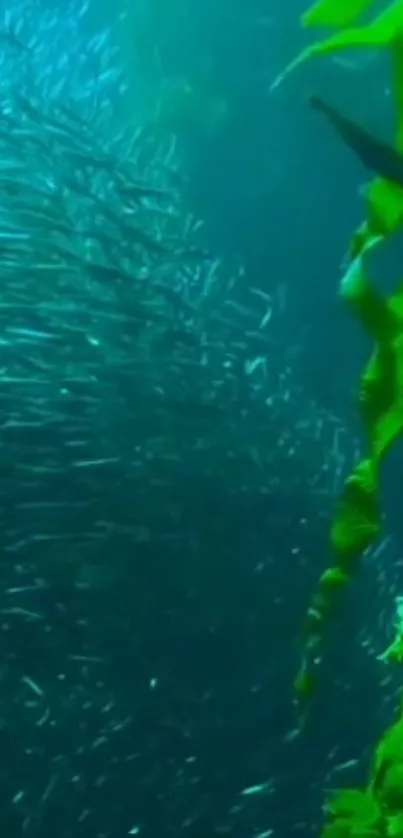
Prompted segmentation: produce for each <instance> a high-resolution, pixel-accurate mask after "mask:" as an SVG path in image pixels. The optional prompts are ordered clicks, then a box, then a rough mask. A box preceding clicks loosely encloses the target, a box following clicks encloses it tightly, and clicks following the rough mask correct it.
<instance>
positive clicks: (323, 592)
mask: <svg viewBox="0 0 403 838" xmlns="http://www.w3.org/2000/svg"><path fill="white" fill-rule="evenodd" d="M372 7H373V0H318V2H316V3H315V4H314V5H313V6H312V7H311V8H309V9H308V10H307V11H306V12H305V13H304V14H303V16H302V19H301V24H302V26H304V27H317V26H320V27H326V26H328V27H332V28H333V30H334V31H333V32H332V33H331V34H330V35H329V37H327V38H326V37H325V38H324V39H323V40H320V41H316V42H314V43H313V44H311V45H310V46H308V47H306V48H305V49H304V50H302V52H301V53H300V54H299V55H298V56H297V57H296V58H295V59H294V61H292V62H291V63H290V64H289V65H288V67H286V69H285V70H284V71H283V72H282V73H281V74H280V75H279V76H278V77H277V79H276V80H275V82H274V84H273V86H272V88H273V89H274V88H275V87H277V86H278V85H279V84H280V83H281V82H282V81H283V80H284V79H285V78H286V77H287V76H288V75H289V74H290V73H291V72H292V71H294V70H295V69H296V68H297V67H299V66H300V65H302V64H303V63H304V62H305V61H306V60H308V59H310V58H314V57H320V56H327V55H331V54H334V53H337V52H339V51H342V50H346V49H365V48H367V47H370V48H371V49H373V48H374V47H375V48H378V49H386V50H387V51H388V54H389V57H390V64H391V76H392V82H391V88H392V102H393V107H394V113H395V120H396V130H395V143H394V147H395V149H396V150H397V151H399V152H402V153H403V0H395V2H393V3H390V4H389V5H388V6H387V7H386V9H384V10H383V11H382V12H381V13H380V14H377V15H376V16H375V17H372V19H371V18H370V19H369V20H368V15H370V14H371V11H372ZM363 18H364V21H363ZM365 202H366V210H367V212H366V218H365V220H364V222H363V223H362V224H361V225H360V227H359V228H358V230H356V231H355V232H354V233H353V236H352V239H351V242H350V247H349V263H348V267H347V270H346V272H345V274H344V276H343V277H342V280H341V283H340V294H339V295H340V298H341V300H342V301H343V302H344V304H345V305H346V306H347V307H348V308H349V310H350V312H351V313H352V315H353V316H354V317H355V318H356V320H357V321H358V323H359V324H360V325H361V327H362V328H363V329H364V330H365V332H366V333H367V334H368V335H369V336H370V337H371V339H372V340H373V342H374V349H373V352H372V355H371V357H370V359H369V361H368V364H367V366H366V368H365V369H364V371H363V373H362V375H361V380H360V386H359V410H360V415H361V419H362V423H363V427H364V430H365V447H366V450H365V453H364V456H363V458H362V459H361V460H360V461H358V462H357V463H356V464H355V466H354V468H353V470H352V472H351V474H350V475H349V476H348V477H347V479H346V481H345V484H344V488H343V490H342V493H341V497H340V498H339V500H338V502H337V505H336V509H335V513H334V517H333V522H332V525H331V529H330V545H331V551H332V555H333V561H332V563H331V566H330V567H329V568H327V569H326V570H325V571H324V572H323V573H322V575H321V577H320V579H319V582H318V585H317V588H316V590H315V592H314V594H313V596H312V600H311V602H310V604H309V607H308V610H307V614H306V619H305V624H304V630H303V637H302V650H301V664H300V668H299V671H298V674H297V677H296V679H295V682H294V689H295V694H296V697H297V699H302V698H304V699H305V698H307V697H309V696H310V695H311V694H312V692H313V691H314V690H315V687H316V683H317V670H318V665H320V663H321V658H322V653H323V652H322V646H323V643H322V641H323V638H324V635H325V631H326V627H327V625H328V622H329V620H330V618H331V617H332V615H333V614H334V613H335V611H336V609H337V607H338V606H339V603H340V598H341V596H342V595H343V593H344V591H345V589H346V588H347V587H348V586H349V584H350V582H351V580H352V579H353V577H354V576H355V574H356V571H357V568H358V567H359V564H360V559H361V557H362V555H363V553H364V552H365V551H366V550H367V549H368V548H369V547H370V546H371V545H372V544H374V542H375V541H376V540H377V539H378V537H379V535H380V533H381V527H382V512H381V497H380V475H381V468H382V464H383V461H384V458H385V456H386V454H387V453H388V451H389V450H390V448H391V447H392V446H393V444H394V443H395V441H396V440H397V439H398V438H399V437H400V436H402V434H403V281H401V282H400V283H398V284H397V287H396V290H395V292H394V293H393V294H391V295H390V296H389V297H388V298H385V297H383V296H382V294H380V293H379V292H378V290H377V289H376V286H375V285H374V283H373V282H372V281H371V279H370V278H369V275H368V261H369V259H370V257H371V254H372V251H373V249H374V248H376V247H378V245H379V243H380V242H384V241H385V240H387V239H388V237H390V236H392V235H393V234H395V233H396V232H397V231H399V230H401V229H403V189H402V188H401V187H400V186H397V185H396V184H395V183H391V182H389V181H387V180H385V179H382V178H379V177H377V178H375V179H374V180H373V181H372V182H371V183H370V184H369V186H368V187H367V189H366V194H365ZM402 645H403V644H402V641H401V638H400V639H399V643H397V644H396V645H395V647H394V648H393V651H392V649H391V650H390V651H389V655H390V658H391V659H393V657H394V656H395V657H396V659H400V655H401V653H402V652H401V649H402ZM389 655H388V656H389ZM388 656H387V657H388ZM399 731H400V728H399ZM402 731H403V723H402ZM399 736H400V733H399ZM401 744H402V746H403V735H402V742H401ZM399 748H400V745H399ZM401 750H402V754H401V763H402V765H403V747H402V749H401ZM399 771H400V769H399ZM399 776H400V775H399ZM392 779H393V778H392V777H391V776H389V778H388V782H389V781H390V782H389V785H388V789H389V792H388V793H390V795H392V792H391V791H390V789H391V788H392V785H393V784H392ZM391 784H392V785H391ZM346 821H348V823H347V822H346ZM350 821H351V818H350V819H349V818H346V817H340V816H339V815H338V816H337V817H333V819H331V827H330V828H331V831H332V833H333V835H334V836H336V832H338V834H339V835H340V836H341V833H342V832H343V835H347V834H348V835H352V834H353V833H354V834H357V824H356V822H354V824H351V823H350ZM384 826H385V825H384ZM401 826H403V823H402V822H399V823H398V822H397V821H396V820H390V821H389V820H388V821H387V824H386V826H385V832H386V834H393V835H397V834H398V832H399V830H400V827H401ZM372 829H373V826H371V830H372ZM366 830H367V827H366V828H365V831H366ZM359 831H360V834H362V832H361V828H360V830H359ZM385 832H384V833H383V834H385ZM399 836H400V833H399ZM328 838H330V836H328ZM401 838H403V829H402V830H401Z"/></svg>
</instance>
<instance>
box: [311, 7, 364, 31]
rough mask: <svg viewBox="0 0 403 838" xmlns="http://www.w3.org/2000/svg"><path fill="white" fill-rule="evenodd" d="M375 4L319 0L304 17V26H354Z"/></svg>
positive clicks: (341, 27)
mask: <svg viewBox="0 0 403 838" xmlns="http://www.w3.org/2000/svg"><path fill="white" fill-rule="evenodd" d="M373 3H374V0H318V2H317V3H315V4H314V5H313V6H311V8H310V9H308V11H306V12H305V14H303V15H302V18H301V22H302V25H303V26H330V27H334V28H335V29H343V28H344V27H345V26H352V25H353V24H354V23H356V21H357V20H358V19H359V18H360V17H361V15H363V14H364V12H366V10H367V9H368V8H369V7H370V6H371V5H372V4H373Z"/></svg>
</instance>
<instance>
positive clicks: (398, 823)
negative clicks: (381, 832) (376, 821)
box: [386, 813, 403, 838]
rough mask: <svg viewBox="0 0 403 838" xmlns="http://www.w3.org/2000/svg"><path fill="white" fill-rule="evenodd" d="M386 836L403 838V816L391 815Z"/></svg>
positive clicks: (387, 823) (388, 819)
mask: <svg viewBox="0 0 403 838" xmlns="http://www.w3.org/2000/svg"><path fill="white" fill-rule="evenodd" d="M386 834H387V836H388V838H403V814H402V813H399V814H398V815H391V817H389V818H387V822H386Z"/></svg>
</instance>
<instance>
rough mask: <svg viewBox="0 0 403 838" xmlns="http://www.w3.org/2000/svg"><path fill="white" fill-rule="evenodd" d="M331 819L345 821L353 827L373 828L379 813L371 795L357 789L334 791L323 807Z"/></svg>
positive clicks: (378, 818)
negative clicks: (331, 816)
mask: <svg viewBox="0 0 403 838" xmlns="http://www.w3.org/2000/svg"><path fill="white" fill-rule="evenodd" d="M325 810H326V811H327V812H329V814H331V815H333V817H335V818H337V819H339V818H341V819H347V820H348V821H349V822H350V823H351V824H352V825H353V826H354V827H357V828H359V827H361V828H363V827H366V828H368V827H374V826H375V825H376V824H377V823H378V821H379V820H380V816H381V812H380V808H379V805H378V803H377V801H376V800H375V798H374V797H373V795H372V794H371V793H370V792H367V791H360V790H359V789H342V790H341V791H336V792H334V794H333V795H332V797H331V798H330V800H329V801H328V803H327V804H326V806H325Z"/></svg>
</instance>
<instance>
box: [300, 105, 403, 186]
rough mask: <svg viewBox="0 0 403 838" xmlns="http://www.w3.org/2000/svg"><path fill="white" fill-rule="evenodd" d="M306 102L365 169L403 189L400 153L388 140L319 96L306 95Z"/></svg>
mask: <svg viewBox="0 0 403 838" xmlns="http://www.w3.org/2000/svg"><path fill="white" fill-rule="evenodd" d="M309 102H310V105H311V107H312V108H314V110H316V111H318V112H319V113H321V114H323V115H324V117H325V118H326V119H327V120H328V122H329V123H330V125H331V126H332V127H333V128H334V130H335V131H336V133H337V134H338V136H339V137H341V139H342V140H343V142H344V143H345V145H347V146H348V147H349V148H351V149H352V151H353V152H354V154H355V155H356V157H358V159H359V160H360V162H361V163H362V165H363V166H364V168H365V169H368V170H369V171H370V172H373V173H374V174H376V175H379V177H383V178H385V179H386V180H389V181H390V182H391V183H394V184H395V186H400V187H402V188H403V155H401V154H400V153H399V152H398V151H397V150H396V149H395V148H394V147H393V146H392V145H391V144H390V143H387V142H384V141H383V140H380V139H378V138H377V137H376V136H375V135H374V134H372V133H370V132H369V131H367V130H366V129H365V128H362V127H361V126H360V125H359V124H358V123H357V122H355V121H354V120H352V119H349V117H347V116H345V115H344V114H343V113H342V112H341V111H340V110H338V109H337V108H335V107H333V105H330V104H329V103H328V102H326V100H325V99H322V98H321V97H320V96H316V95H312V96H310V98H309Z"/></svg>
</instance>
